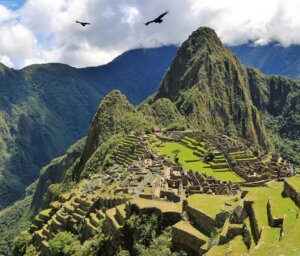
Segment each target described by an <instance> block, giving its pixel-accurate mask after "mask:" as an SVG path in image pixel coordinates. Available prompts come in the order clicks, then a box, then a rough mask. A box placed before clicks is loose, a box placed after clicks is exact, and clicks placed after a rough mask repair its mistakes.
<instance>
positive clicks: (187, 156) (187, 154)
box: [154, 142, 244, 182]
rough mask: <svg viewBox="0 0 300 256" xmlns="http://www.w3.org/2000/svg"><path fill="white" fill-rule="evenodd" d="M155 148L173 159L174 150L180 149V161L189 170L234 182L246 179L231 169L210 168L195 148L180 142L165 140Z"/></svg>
mask: <svg viewBox="0 0 300 256" xmlns="http://www.w3.org/2000/svg"><path fill="white" fill-rule="evenodd" d="M154 149H155V150H157V151H159V152H160V153H161V154H165V155H167V156H168V157H170V159H171V160H173V156H174V155H173V153H172V151H173V150H175V149H179V150H180V153H179V154H178V157H179V163H180V164H181V165H182V166H183V167H184V168H185V169H188V170H189V169H192V170H193V171H196V172H199V173H206V174H207V175H209V176H214V177H215V178H216V179H220V180H230V181H233V182H243V181H244V180H243V179H242V178H241V177H239V176H238V175H236V174H235V173H232V172H230V171H228V172H218V171H217V170H213V169H212V168H210V165H209V164H206V163H204V162H203V161H202V159H201V158H200V157H197V156H195V155H193V150H191V149H189V148H187V147H185V146H183V145H181V144H179V143H176V142H165V143H162V144H161V146H160V147H156V146H154ZM186 161H193V162H186Z"/></svg>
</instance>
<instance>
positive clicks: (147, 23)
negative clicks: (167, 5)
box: [145, 11, 169, 26]
mask: <svg viewBox="0 0 300 256" xmlns="http://www.w3.org/2000/svg"><path fill="white" fill-rule="evenodd" d="M168 13H169V12H168V11H166V12H165V13H163V14H161V15H159V16H158V17H157V18H156V19H154V20H151V21H148V22H146V23H145V25H146V26H148V25H149V24H151V23H162V22H163V21H164V20H163V17H165V16H166V15H167V14H168Z"/></svg>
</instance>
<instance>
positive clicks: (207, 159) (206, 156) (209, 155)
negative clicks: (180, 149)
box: [203, 149, 215, 163]
mask: <svg viewBox="0 0 300 256" xmlns="http://www.w3.org/2000/svg"><path fill="white" fill-rule="evenodd" d="M214 158H215V154H214V153H213V151H212V150H211V149H210V150H208V151H207V152H206V153H205V154H204V156H203V161H204V162H205V163H208V162H212V161H213V160H214Z"/></svg>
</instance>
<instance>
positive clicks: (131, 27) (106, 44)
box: [0, 0, 300, 68]
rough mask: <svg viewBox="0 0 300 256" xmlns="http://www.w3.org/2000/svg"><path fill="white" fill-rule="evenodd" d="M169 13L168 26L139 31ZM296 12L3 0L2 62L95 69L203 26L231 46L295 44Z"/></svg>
mask: <svg viewBox="0 0 300 256" xmlns="http://www.w3.org/2000/svg"><path fill="white" fill-rule="evenodd" d="M166 10H169V11H170V14H169V15H168V16H166V17H165V22H163V23H162V24H160V25H157V24H154V25H152V26H148V27H146V26H145V25H144V22H145V21H147V20H150V19H153V18H155V17H156V16H157V15H159V14H160V13H162V12H164V11H166ZM298 10H300V2H299V1H298V0H264V1H261V0H252V1H249V0H213V1H211V0H185V1H182V0H164V1H161V0H144V1H140V0H131V1H128V0H55V1H50V0H47V1H46V0H27V1H26V2H25V3H24V5H23V6H22V7H20V8H18V9H11V8H10V7H9V6H5V1H1V0H0V61H2V62H3V63H5V64H6V65H9V66H11V67H16V68H21V67H23V66H25V65H28V64H32V63H45V62H62V63H67V64H70V65H73V66H76V67H84V66H91V65H93V66H94V65H100V64H103V63H107V62H109V61H110V60H112V59H113V58H114V57H116V56H117V55H119V54H120V53H122V52H124V51H126V50H129V49H132V48H136V47H155V46H160V45H164V44H178V43H181V42H183V41H184V40H185V39H186V38H187V37H188V35H189V34H191V32H192V31H193V30H195V29H197V28H198V27H200V26H209V27H212V28H214V29H215V30H216V32H217V33H218V35H219V36H220V37H221V39H222V41H223V42H224V43H226V44H229V45H237V44H241V43H245V42H248V41H249V40H251V41H254V42H255V45H260V44H266V43H268V42H270V41H273V40H276V41H279V42H280V43H281V44H282V45H284V46H288V45H290V44H300V34H299V30H300V16H299V14H298ZM75 20H82V21H89V22H91V23H92V25H91V26H87V27H82V26H80V25H78V24H76V23H75Z"/></svg>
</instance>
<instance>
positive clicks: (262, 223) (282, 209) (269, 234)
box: [246, 181, 300, 255]
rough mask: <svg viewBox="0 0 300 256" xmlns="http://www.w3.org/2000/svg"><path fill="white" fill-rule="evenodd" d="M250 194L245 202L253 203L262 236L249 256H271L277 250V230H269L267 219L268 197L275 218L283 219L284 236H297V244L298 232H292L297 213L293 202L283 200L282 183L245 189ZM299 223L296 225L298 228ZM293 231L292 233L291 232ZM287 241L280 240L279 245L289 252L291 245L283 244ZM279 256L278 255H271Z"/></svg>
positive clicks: (295, 223)
mask: <svg viewBox="0 0 300 256" xmlns="http://www.w3.org/2000/svg"><path fill="white" fill-rule="evenodd" d="M247 190H248V191H249V192H250V193H249V194H248V195H247V196H246V199H247V200H251V201H254V204H253V207H254V211H255V213H256V217H257V222H258V225H259V227H261V228H262V236H261V239H260V241H259V243H258V245H257V246H256V247H255V248H253V249H252V252H251V255H271V251H272V250H274V248H278V247H277V246H278V245H279V236H280V229H279V228H271V227H270V226H269V224H268V217H267V208H266V205H267V201H268V198H269V197H270V199H271V202H272V205H271V206H272V213H273V215H274V216H276V217H282V218H283V217H285V223H284V225H286V231H285V235H286V236H287V237H289V239H291V238H290V237H291V236H294V235H295V234H298V243H299V236H300V230H299V231H297V233H293V232H294V227H295V226H297V223H298V222H299V221H298V220H297V219H296V214H297V212H298V211H299V209H298V208H297V206H296V205H295V204H294V202H293V201H292V200H291V199H289V198H283V197H282V196H281V192H282V191H283V183H280V182H274V181H273V182H270V183H268V186H267V187H257V188H247ZM299 227H300V223H298V228H299ZM292 231H293V232H292ZM284 241H288V240H286V239H282V240H281V241H280V244H282V246H286V250H287V251H289V248H288V246H293V245H292V244H290V245H288V243H286V242H284ZM273 255H279V254H273Z"/></svg>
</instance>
